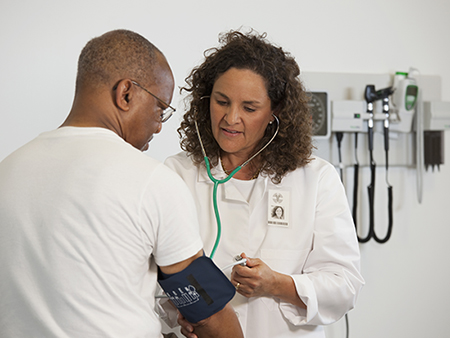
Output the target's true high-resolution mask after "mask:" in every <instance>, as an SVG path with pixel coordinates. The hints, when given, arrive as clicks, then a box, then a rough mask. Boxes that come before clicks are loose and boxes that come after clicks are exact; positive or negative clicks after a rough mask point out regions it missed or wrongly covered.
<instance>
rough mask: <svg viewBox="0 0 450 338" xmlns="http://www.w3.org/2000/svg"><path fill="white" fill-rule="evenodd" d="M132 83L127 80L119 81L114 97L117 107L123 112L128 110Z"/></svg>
mask: <svg viewBox="0 0 450 338" xmlns="http://www.w3.org/2000/svg"><path fill="white" fill-rule="evenodd" d="M132 87H133V83H132V82H131V80H129V79H125V80H120V82H119V83H118V84H117V88H116V91H115V95H114V100H115V103H116V105H117V107H118V108H119V109H121V110H123V111H129V110H130V100H131V96H132Z"/></svg>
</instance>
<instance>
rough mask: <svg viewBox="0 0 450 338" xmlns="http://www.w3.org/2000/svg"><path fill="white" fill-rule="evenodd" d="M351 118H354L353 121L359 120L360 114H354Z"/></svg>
mask: <svg viewBox="0 0 450 338" xmlns="http://www.w3.org/2000/svg"><path fill="white" fill-rule="evenodd" d="M353 117H354V118H355V119H360V118H361V114H358V113H356V114H354V115H353Z"/></svg>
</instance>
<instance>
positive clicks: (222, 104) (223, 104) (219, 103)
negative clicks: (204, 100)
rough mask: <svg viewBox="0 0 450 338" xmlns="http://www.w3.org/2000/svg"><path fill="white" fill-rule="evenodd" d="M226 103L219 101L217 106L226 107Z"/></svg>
mask: <svg viewBox="0 0 450 338" xmlns="http://www.w3.org/2000/svg"><path fill="white" fill-rule="evenodd" d="M227 103H228V102H227V101H220V100H217V104H218V105H219V106H226V105H227Z"/></svg>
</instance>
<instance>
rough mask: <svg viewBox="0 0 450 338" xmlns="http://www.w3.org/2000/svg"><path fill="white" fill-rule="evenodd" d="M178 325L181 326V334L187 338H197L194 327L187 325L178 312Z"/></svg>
mask: <svg viewBox="0 0 450 338" xmlns="http://www.w3.org/2000/svg"><path fill="white" fill-rule="evenodd" d="M177 322H178V324H180V326H181V333H182V334H183V335H184V336H185V337H187V338H198V337H197V335H196V334H195V333H192V332H193V331H194V327H193V326H192V324H191V323H189V322H188V321H187V320H186V318H184V317H183V315H182V314H181V313H179V312H178V319H177Z"/></svg>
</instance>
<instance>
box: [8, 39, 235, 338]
mask: <svg viewBox="0 0 450 338" xmlns="http://www.w3.org/2000/svg"><path fill="white" fill-rule="evenodd" d="M173 89H174V79H173V75H172V71H171V69H170V67H169V65H168V63H167V61H166V59H165V57H164V56H163V54H162V53H161V52H160V51H159V50H158V49H157V48H156V47H155V46H153V45H152V44H151V43H150V42H149V41H147V40H146V39H145V38H143V37H142V36H140V35H139V34H136V33H134V32H131V31H127V30H116V31H111V32H108V33H106V34H104V35H102V36H100V37H97V38H94V39H92V40H91V41H89V42H88V44H87V45H86V46H85V48H84V49H83V51H82V52H81V55H80V58H79V62H78V74H77V81H76V91H75V98H74V102H73V106H72V109H71V111H70V114H69V115H68V117H67V119H66V120H65V122H64V123H63V124H62V126H61V127H60V128H58V129H56V130H53V131H50V132H46V133H43V134H41V135H39V136H38V137H37V138H36V139H34V140H33V141H31V142H30V143H28V144H26V145H25V146H23V147H21V148H20V149H18V150H16V151H15V152H14V153H12V154H11V155H9V156H8V157H7V158H6V159H4V160H3V161H2V162H1V163H0V336H1V337H2V338H9V337H11V338H25V337H26V338H29V337H45V338H51V337H57V338H65V337H67V338H69V337H70V338H73V337H82V338H91V337H92V338H93V337H96V338H98V337H102V338H104V337H118V338H119V337H120V338H124V337H127V338H128V337H136V338H138V337H139V338H143V337H150V338H153V337H162V335H161V333H160V331H161V327H160V323H159V320H158V318H157V316H156V314H155V312H154V305H155V299H154V295H155V290H156V285H157V275H158V266H159V267H160V276H164V278H168V280H172V277H173V278H175V277H176V276H177V275H179V274H181V273H183V271H186V270H187V269H190V267H191V266H192V265H194V263H195V264H196V265H200V267H202V264H204V263H202V262H203V261H204V258H205V257H201V258H198V257H200V256H202V242H201V239H200V236H199V234H198V224H197V216H196V211H195V205H194V204H193V201H192V198H191V196H190V193H189V191H188V189H187V188H186V187H185V185H184V183H183V182H182V181H181V179H180V178H179V177H178V175H176V174H175V173H172V172H171V171H170V170H169V169H167V168H166V167H165V166H164V165H163V164H161V163H159V162H158V161H156V160H154V159H152V158H150V157H148V156H146V155H144V154H143V153H142V151H144V150H146V149H147V148H148V143H149V142H150V140H151V139H152V137H153V134H155V133H159V132H160V131H161V124H162V122H165V121H166V120H167V119H168V118H169V117H170V115H171V114H172V112H173V109H172V108H171V107H170V106H169V103H170V102H171V100H172V93H173ZM51 99H52V97H51V94H50V96H49V100H51ZM197 258H198V259H197ZM199 262H200V263H199ZM191 263H193V264H192V265H191ZM209 264H210V263H209ZM205 269H211V267H208V268H205ZM200 270H202V269H200ZM180 271H181V272H180ZM207 271H208V270H207ZM192 274H194V276H193V277H195V278H197V280H199V278H198V277H202V276H196V275H195V273H194V272H192V273H190V277H192ZM174 276H175V277H174ZM219 278H220V277H219ZM227 282H228V281H227ZM231 288H232V286H231ZM209 296H211V297H212V298H214V296H215V295H211V294H210V295H209ZM217 297H218V298H221V299H224V297H223V295H220V294H218V295H217ZM227 297H228V298H230V297H229V295H228V296H227ZM227 297H225V298H226V299H228V298H227ZM231 297H232V296H231ZM217 303H218V302H216V304H215V310H214V311H213V312H211V311H209V310H208V309H206V310H205V309H203V310H205V311H203V313H202V317H201V318H200V317H198V316H196V314H195V313H194V314H193V315H194V317H195V318H199V322H198V324H197V325H196V333H197V335H198V336H199V337H242V336H243V335H242V331H241V328H240V326H239V322H238V320H237V318H236V315H235V313H234V311H233V309H232V308H231V307H230V306H229V305H228V304H227V300H225V301H222V303H220V302H219V304H217ZM184 311H187V312H189V311H191V310H190V309H189V308H187V309H184ZM192 311H193V310H192ZM205 313H206V314H205Z"/></svg>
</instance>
